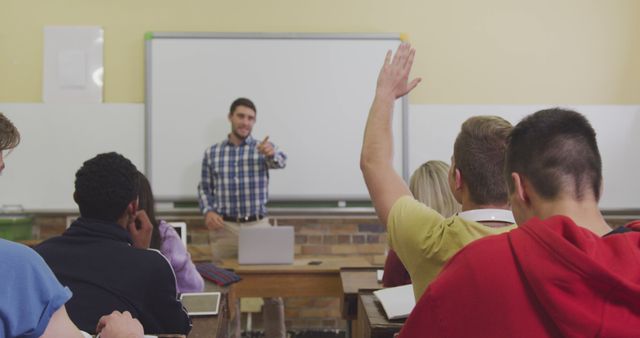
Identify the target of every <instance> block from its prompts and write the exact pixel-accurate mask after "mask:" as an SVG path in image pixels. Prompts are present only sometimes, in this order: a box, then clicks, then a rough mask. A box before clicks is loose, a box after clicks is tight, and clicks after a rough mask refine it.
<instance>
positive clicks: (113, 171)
mask: <svg viewBox="0 0 640 338" xmlns="http://www.w3.org/2000/svg"><path fill="white" fill-rule="evenodd" d="M139 182H140V179H139V177H138V169H136V166H135V165H133V163H131V161H129V160H128V159H127V158H125V157H124V156H122V155H120V154H118V153H115V152H110V153H104V154H99V155H97V156H96V157H94V158H92V159H90V160H88V161H86V162H84V163H83V164H82V167H81V168H80V169H79V170H78V172H76V182H75V189H76V191H75V193H74V199H75V201H76V203H77V204H78V207H79V208H80V215H82V217H87V218H93V219H98V220H103V221H109V222H115V221H117V220H118V218H120V216H122V214H123V213H124V211H125V210H126V208H127V205H128V204H129V203H131V202H132V201H134V200H135V199H136V198H137V197H138V186H139Z"/></svg>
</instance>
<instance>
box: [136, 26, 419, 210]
mask: <svg viewBox="0 0 640 338" xmlns="http://www.w3.org/2000/svg"><path fill="white" fill-rule="evenodd" d="M400 42H401V41H400V35H399V34H387V35H385V34H382V35H380V34H376V35H368V34H356V35H345V34H232V33H220V34H217V33H204V34H198V33H149V34H148V35H147V42H146V48H147V49H146V57H147V60H146V67H147V68H146V72H147V73H146V115H147V159H146V161H147V165H146V168H147V174H148V175H149V178H150V180H151V183H152V186H153V189H154V192H155V194H156V196H157V198H158V199H159V200H165V201H167V200H173V201H175V200H194V199H195V198H196V196H197V192H196V187H197V184H198V182H199V180H200V171H201V163H202V158H203V155H204V152H205V149H206V148H208V147H209V146H211V145H212V144H214V143H217V142H220V141H222V140H223V139H225V138H226V137H227V135H228V133H229V131H230V125H229V121H228V119H227V115H228V112H229V106H230V104H231V102H232V101H233V100H234V99H236V98H238V97H247V98H250V99H251V100H253V101H254V103H255V104H256V108H257V123H256V125H255V127H254V129H253V136H254V138H256V139H260V140H262V139H263V138H264V137H265V136H267V135H268V136H269V137H270V140H271V141H272V142H273V143H275V144H276V145H277V146H278V147H280V148H281V149H282V150H283V151H284V152H285V153H286V154H287V156H288V160H287V166H286V168H285V169H284V170H271V171H270V189H269V190H270V197H271V199H272V200H357V199H368V198H369V197H368V193H367V189H366V186H365V184H364V180H363V178H362V174H361V172H360V166H359V162H360V149H361V146H362V138H363V134H364V127H365V123H366V119H367V115H368V111H369V107H370V105H371V101H372V99H373V97H374V94H375V86H376V79H377V76H378V72H379V70H380V67H381V66H382V63H383V61H384V57H385V53H386V52H387V51H388V50H395V49H396V48H397V46H398V45H399V44H400ZM406 108H407V103H406V100H398V101H397V102H396V105H395V114H394V130H393V132H394V138H395V144H394V146H395V149H394V150H395V153H394V156H395V158H394V164H395V167H396V169H397V170H398V172H399V173H404V172H403V169H404V168H405V167H406V166H404V165H403V152H402V149H404V147H403V140H404V137H403V133H402V129H403V123H404V122H405V121H406Z"/></svg>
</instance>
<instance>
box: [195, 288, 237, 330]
mask: <svg viewBox="0 0 640 338" xmlns="http://www.w3.org/2000/svg"><path fill="white" fill-rule="evenodd" d="M204 291H205V292H220V295H221V298H220V308H219V309H218V315H217V316H194V317H191V323H192V325H193V326H192V328H191V332H190V333H189V338H215V337H228V334H227V330H228V329H229V324H228V323H229V321H230V320H231V318H233V317H235V313H233V312H232V310H230V309H233V308H234V307H233V306H231V304H230V303H229V288H228V287H222V286H218V285H216V284H215V283H213V282H211V281H209V280H206V279H205V281H204Z"/></svg>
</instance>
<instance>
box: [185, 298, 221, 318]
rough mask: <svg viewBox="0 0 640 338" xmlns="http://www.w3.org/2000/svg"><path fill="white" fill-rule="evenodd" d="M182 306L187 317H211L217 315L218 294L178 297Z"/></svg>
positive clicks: (218, 305)
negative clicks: (185, 310)
mask: <svg viewBox="0 0 640 338" xmlns="http://www.w3.org/2000/svg"><path fill="white" fill-rule="evenodd" d="M180 301H181V302H182V305H183V306H184V307H185V309H187V314H189V316H212V315H217V314H218V309H219V307H220V292H194V293H183V294H181V295H180Z"/></svg>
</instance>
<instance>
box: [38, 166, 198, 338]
mask: <svg viewBox="0 0 640 338" xmlns="http://www.w3.org/2000/svg"><path fill="white" fill-rule="evenodd" d="M138 184H139V178H138V171H137V169H136V167H135V166H134V165H133V164H132V163H131V162H130V161H129V160H128V159H126V158H125V157H123V156H122V155H119V154H116V153H106V154H100V155H98V156H96V157H94V158H92V159H90V160H88V161H86V162H85V163H84V164H83V165H82V167H81V168H80V170H78V172H77V173H76V181H75V192H74V200H75V201H76V203H77V204H78V207H79V209H80V215H81V217H80V218H79V219H78V220H76V221H75V222H73V224H71V226H70V227H69V229H67V230H66V231H65V232H64V233H63V234H62V235H61V236H58V237H54V238H51V239H49V240H47V241H45V242H43V243H42V244H40V245H38V246H37V247H36V251H37V252H38V253H39V254H40V255H41V256H42V257H43V258H44V260H45V261H46V262H47V264H48V265H49V266H50V267H51V269H52V270H53V272H54V273H55V275H56V277H57V278H58V280H59V281H60V283H62V284H63V285H65V286H67V287H69V288H70V289H71V291H72V292H73V297H72V298H71V300H70V301H69V302H68V303H67V304H66V306H67V311H68V312H69V316H70V317H71V319H72V320H73V322H74V323H76V325H77V326H78V327H79V328H80V329H82V330H84V331H87V332H95V329H96V323H97V322H98V320H99V319H100V317H102V316H104V315H108V314H110V313H111V312H113V311H114V310H117V311H129V312H130V313H131V314H132V315H133V317H134V318H137V319H138V320H139V321H140V322H141V323H142V326H143V327H144V331H145V332H146V333H152V334H156V333H179V334H187V333H188V332H189V331H190V330H191V323H190V321H189V317H188V316H187V313H186V312H185V310H184V308H183V307H182V304H181V303H180V301H179V300H178V299H177V293H176V280H175V276H174V273H173V270H172V269H171V266H170V265H169V262H167V260H166V259H165V258H164V257H163V256H162V255H161V254H160V253H159V252H158V251H155V250H148V247H149V243H150V240H151V230H152V225H151V223H150V222H149V219H148V217H147V216H146V214H145V213H144V212H142V211H138V196H137V193H138Z"/></svg>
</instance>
